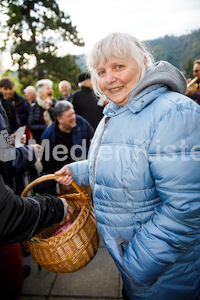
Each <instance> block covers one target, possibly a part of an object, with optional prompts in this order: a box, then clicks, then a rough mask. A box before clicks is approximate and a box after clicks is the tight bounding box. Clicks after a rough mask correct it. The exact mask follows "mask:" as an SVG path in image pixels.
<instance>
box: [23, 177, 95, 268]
mask: <svg viewBox="0 0 200 300" xmlns="http://www.w3.org/2000/svg"><path fill="white" fill-rule="evenodd" d="M58 177H61V176H58V175H55V174H49V175H45V176H42V177H39V178H38V179H36V180H34V181H33V182H31V183H30V184H29V185H28V186H27V187H26V188H25V189H24V191H23V193H22V196H26V195H27V193H28V191H29V190H30V189H31V188H33V187H34V186H35V185H36V184H38V183H40V182H42V181H45V180H51V179H55V178H58ZM72 185H73V187H74V188H75V189H76V190H77V191H78V194H77V193H76V194H65V195H62V197H64V198H65V199H66V200H67V201H68V203H69V204H70V205H71V206H72V207H73V208H74V214H73V216H72V219H71V221H72V225H71V226H70V227H69V228H68V229H67V230H66V231H64V232H62V233H60V234H58V235H55V236H53V237H51V235H52V234H53V233H54V232H55V231H57V230H58V229H59V228H60V224H54V225H53V226H52V227H49V228H45V229H44V230H43V231H42V232H40V233H39V234H38V235H36V236H35V237H33V238H32V239H30V240H29V241H27V245H28V247H29V250H30V253H31V255H32V257H33V259H34V260H35V262H37V263H38V264H39V265H40V266H42V267H44V268H45V269H47V270H49V271H52V272H55V273H72V272H76V271H78V270H81V269H82V268H84V267H85V266H86V265H87V264H88V263H89V262H90V261H91V260H92V258H93V257H94V256H95V254H96V252H97V249H98V246H99V239H100V237H99V233H98V230H97V227H96V223H95V216H94V211H93V206H92V201H91V199H90V198H89V197H88V196H87V195H86V194H85V193H84V192H83V191H82V190H81V189H80V187H79V186H78V185H77V184H76V183H75V182H73V183H72Z"/></svg>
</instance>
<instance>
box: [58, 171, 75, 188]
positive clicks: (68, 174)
mask: <svg viewBox="0 0 200 300" xmlns="http://www.w3.org/2000/svg"><path fill="white" fill-rule="evenodd" d="M55 174H56V175H65V177H60V178H56V181H58V182H59V183H60V184H63V185H64V186H69V185H71V184H72V182H73V179H72V175H71V172H70V170H69V168H68V167H67V166H64V167H62V169H60V170H59V171H57V172H55Z"/></svg>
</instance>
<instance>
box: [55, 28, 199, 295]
mask: <svg viewBox="0 0 200 300" xmlns="http://www.w3.org/2000/svg"><path fill="white" fill-rule="evenodd" d="M87 64H88V67H89V70H90V72H91V76H92V80H93V84H94V89H95V91H96V92H97V93H98V95H99V94H102V93H104V94H105V95H106V97H107V98H108V99H109V100H110V103H109V104H108V105H107V106H106V108H105V109H104V115H105V116H104V118H103V119H102V120H101V122H100V124H99V126H98V127H97V130H96V132H95V135H94V137H93V140H92V143H91V146H90V150H89V154H88V159H87V160H85V161H81V162H75V163H72V164H69V165H68V166H65V167H63V168H62V169H61V170H59V171H58V172H57V174H65V175H66V176H65V177H64V179H61V178H60V179H59V180H58V181H59V182H60V183H62V184H65V185H69V184H71V182H72V180H75V181H76V182H77V183H78V184H79V185H82V184H88V185H89V184H90V185H91V188H92V193H93V200H94V210H95V215H96V221H97V226H98V229H99V232H100V235H101V237H102V239H103V241H104V243H105V245H106V247H107V249H108V251H109V253H110V255H111V256H112V257H113V259H114V261H115V263H116V265H117V267H118V268H119V270H120V272H121V275H122V279H123V285H124V290H123V297H124V299H140V300H141V299H145V300H165V299H166V300H168V299H172V300H192V299H195V298H196V297H197V296H198V293H199V289H200V283H199V278H200V229H199V228H200V179H199V178H200V147H199V145H197V143H199V140H200V122H199V117H200V106H199V105H197V104H196V103H195V102H194V101H192V100H190V99H189V98H188V97H186V96H184V93H185V90H186V81H185V78H184V77H183V75H182V74H181V72H180V71H179V70H178V69H177V68H175V67H174V66H173V65H171V64H169V63H168V62H164V61H160V62H157V63H154V62H153V60H152V58H151V56H150V54H149V53H148V51H147V50H146V49H145V48H144V46H143V45H142V44H141V43H140V42H139V41H138V40H137V39H135V38H134V37H132V36H131V35H128V34H123V33H114V34H110V35H108V36H107V37H106V38H104V39H102V40H100V41H99V42H98V43H97V44H96V45H95V46H94V48H93V50H92V52H91V53H90V54H89V55H88V57H87Z"/></svg>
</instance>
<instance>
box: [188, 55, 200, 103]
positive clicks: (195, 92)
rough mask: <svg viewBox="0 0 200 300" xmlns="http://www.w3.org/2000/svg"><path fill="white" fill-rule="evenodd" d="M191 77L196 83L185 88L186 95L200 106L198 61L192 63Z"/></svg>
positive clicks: (199, 63)
mask: <svg viewBox="0 0 200 300" xmlns="http://www.w3.org/2000/svg"><path fill="white" fill-rule="evenodd" d="M193 75H194V77H195V78H196V81H195V82H194V84H192V85H190V86H188V87H187V90H186V95H187V96H188V97H190V98H191V99H193V100H195V101H196V102H197V103H198V104H200V59H197V60H195V61H194V65H193ZM188 83H189V82H188Z"/></svg>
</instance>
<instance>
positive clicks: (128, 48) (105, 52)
mask: <svg viewBox="0 0 200 300" xmlns="http://www.w3.org/2000/svg"><path fill="white" fill-rule="evenodd" d="M110 57H117V58H128V57H130V58H133V59H135V60H136V62H137V63H138V65H139V66H140V67H141V78H140V80H141V79H142V78H143V77H144V74H145V71H146V69H147V68H148V67H150V66H151V65H153V63H154V58H153V56H152V55H151V54H150V52H149V51H148V50H147V49H146V47H145V46H144V45H143V43H142V42H140V41H139V40H137V39H136V38H135V37H134V36H132V35H130V34H126V33H118V32H116V33H111V34H109V35H108V36H106V37H105V38H103V39H101V40H100V41H98V42H97V43H96V44H95V45H94V47H93V49H92V51H91V52H90V53H88V54H87V56H86V64H87V67H88V70H89V72H90V74H91V80H92V85H93V89H94V92H95V93H96V94H97V95H98V96H101V95H102V91H101V89H100V88H99V86H98V74H97V71H96V68H97V66H98V64H99V60H100V59H103V60H105V61H107V60H108V59H109V58H110Z"/></svg>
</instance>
